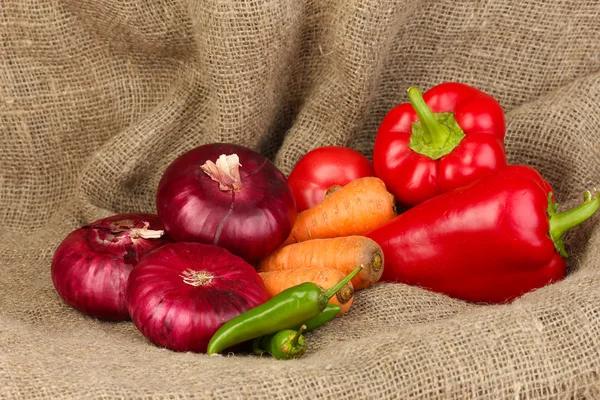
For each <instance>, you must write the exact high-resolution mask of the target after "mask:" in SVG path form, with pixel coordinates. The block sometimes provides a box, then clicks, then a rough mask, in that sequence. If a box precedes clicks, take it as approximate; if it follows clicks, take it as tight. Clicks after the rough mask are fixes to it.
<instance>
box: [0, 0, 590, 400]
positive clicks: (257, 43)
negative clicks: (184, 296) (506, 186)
mask: <svg viewBox="0 0 600 400" xmlns="http://www.w3.org/2000/svg"><path fill="white" fill-rule="evenodd" d="M598 21H600V2H598V1H597V0H570V1H569V0H553V1H544V0H522V1H518V2H517V1H512V0H482V1H473V0H387V1H380V0H362V1H352V0H350V1H340V0H312V1H309V0H297V1H289V0H247V1H233V0H229V1H223V0H220V1H219V0H196V1H194V0H152V1H147V0H96V1H93V2H92V1H89V2H81V1H79V0H0V397H1V398H18V399H26V398H33V399H45V398H52V399H83V398H92V399H109V398H136V399H141V398H164V399H184V398H193V397H196V398H215V399H223V398H248V399H254V398H270V399H278V398H281V399H283V398H286V399H291V398H296V399H301V398H321V399H355V398H373V399H385V398H390V399H392V398H394V399H438V398H443V399H466V398H469V399H491V398H493V399H533V398H536V399H537V398H541V399H555V398H556V399H558V398H561V399H563V398H564V399H598V398H600V357H599V354H600V313H599V312H598V307H599V305H600V290H598V289H599V288H600V260H599V257H598V256H599V249H600V218H599V217H595V218H593V219H592V220H590V221H588V222H587V223H585V224H584V225H583V226H581V227H580V228H579V229H578V230H577V231H575V232H574V233H573V234H570V235H569V236H568V237H567V248H568V251H569V254H570V257H569V258H568V260H569V276H568V277H567V279H565V280H564V281H562V282H560V283H556V284H554V285H551V286H548V287H545V288H543V289H540V290H537V291H535V292H532V293H530V294H527V295H525V296H523V297H522V298H520V299H518V300H516V301H514V302H513V303H512V304H507V305H495V306H487V305H475V304H468V303H464V302H461V301H457V300H453V299H450V298H447V297H445V296H442V295H439V294H435V293H431V292H427V291H425V290H422V289H419V288H415V287H409V286H406V285H401V284H377V285H375V286H374V287H371V288H369V289H366V290H364V291H361V292H358V293H357V294H356V299H355V302H354V305H353V307H352V309H351V310H350V311H349V312H348V313H347V314H345V315H344V316H342V317H340V318H338V319H336V320H334V321H332V322H331V323H330V324H328V325H326V326H325V327H323V328H321V329H319V330H317V331H315V332H311V333H309V334H307V335H306V336H307V340H308V344H309V349H308V352H307V354H306V355H305V356H304V357H303V358H301V359H299V360H294V361H285V362H284V361H274V360H272V359H270V358H268V357H262V358H260V357H255V356H251V355H236V356H229V357H228V356H217V357H208V356H206V355H204V354H191V353H189V354H183V353H175V352H171V351H168V350H165V349H159V348H157V347H155V346H153V345H151V344H150V343H149V342H148V341H147V340H146V339H145V338H144V337H143V336H142V335H141V334H140V333H139V332H138V331H137V329H136V328H135V327H134V326H133V325H132V324H131V323H130V322H122V323H107V322H100V321H96V320H93V319H90V318H88V317H85V316H84V315H82V314H81V313H78V312H77V311H75V310H73V309H71V308H69V307H67V306H66V305H65V304H64V303H63V302H62V301H61V300H60V298H59V297H58V295H57V293H56V291H55V290H54V287H53V286H52V282H51V279H50V262H51V257H52V254H53V252H54V250H55V249H56V246H57V245H58V244H59V243H60V241H61V240H62V239H63V238H64V237H65V236H66V235H67V234H68V233H69V232H70V231H71V230H73V229H75V228H77V227H78V226H80V225H81V224H84V223H86V222H89V221H91V220H94V219H97V218H100V217H104V216H108V215H111V214H115V213H119V212H129V211H146V212H154V211H155V206H154V194H155V191H156V187H157V184H158V180H159V179H160V176H161V173H162V172H163V171H164V169H165V168H166V166H167V165H168V164H169V162H171V161H172V160H173V159H174V158H175V157H177V156H178V155H179V154H181V153H182V152H184V151H186V150H188V149H191V148H193V147H195V146H197V145H200V144H203V143H209V142H216V141H229V142H236V143H239V144H243V145H247V146H249V147H251V148H254V149H256V150H258V151H260V152H262V153H263V154H265V155H267V156H268V157H270V158H271V159H272V160H274V161H275V162H276V163H277V165H278V166H279V167H280V168H281V170H282V171H283V172H285V173H289V171H290V170H291V168H292V167H293V165H294V163H295V162H296V161H297V160H298V158H299V157H300V156H301V155H302V154H303V153H305V152H306V151H308V150H309V149H311V148H314V147H317V146H321V145H345V146H349V147H353V148H355V149H357V150H359V151H361V152H363V153H364V154H366V155H369V156H370V153H371V150H372V147H373V143H374V137H375V134H376V131H377V126H378V124H379V123H380V122H381V120H382V118H383V116H384V115H385V113H386V112H387V111H388V110H389V109H390V108H391V107H393V106H394V105H396V104H398V103H401V102H405V101H406V100H407V99H406V89H407V88H408V87H409V86H410V85H417V86H418V87H420V88H421V89H422V90H426V89H428V88H430V87H431V86H433V85H435V84H437V83H440V82H443V81H450V80H453V81H461V82H464V83H467V84H471V85H474V86H476V87H478V88H480V89H482V90H484V91H486V92H488V93H490V94H492V95H493V96H495V97H496V98H497V99H498V100H499V101H500V103H501V105H502V107H503V108H504V110H505V111H506V116H507V129H508V131H507V138H506V148H507V152H508V157H509V161H510V162H512V163H525V164H528V165H532V166H534V167H537V168H539V170H540V171H541V173H542V174H543V175H544V177H545V178H547V179H548V180H549V181H550V182H551V184H552V185H553V186H554V188H555V190H556V192H557V198H558V200H559V202H560V204H561V207H567V206H573V205H575V204H577V203H578V202H580V201H581V200H582V198H583V197H582V196H583V192H584V190H586V189H592V188H594V187H599V186H600V145H598V143H599V142H600V129H599V127H600V23H598Z"/></svg>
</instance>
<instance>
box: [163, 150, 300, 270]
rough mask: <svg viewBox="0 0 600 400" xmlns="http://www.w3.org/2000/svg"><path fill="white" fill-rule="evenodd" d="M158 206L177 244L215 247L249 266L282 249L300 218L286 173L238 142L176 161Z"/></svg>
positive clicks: (196, 151) (198, 152)
mask: <svg viewBox="0 0 600 400" xmlns="http://www.w3.org/2000/svg"><path fill="white" fill-rule="evenodd" d="M156 207H157V209H158V215H159V217H160V219H161V220H162V221H163V223H164V224H165V228H166V230H167V232H168V233H169V235H170V236H172V237H173V239H175V240H176V241H190V242H202V243H209V244H215V245H218V246H221V247H224V248H226V249H227V250H229V251H231V252H232V253H234V254H236V255H239V256H241V257H242V258H244V259H245V260H247V261H249V262H253V261H256V260H259V259H261V258H263V257H265V256H266V255H267V254H269V253H271V252H272V251H273V250H275V249H276V248H277V247H279V246H280V245H281V244H282V243H283V241H284V240H285V239H286V238H287V237H288V235H289V234H290V231H291V230H292V226H293V225H294V222H295V220H296V205H295V202H294V196H293V194H292V190H291V189H290V186H289V185H288V183H287V180H286V177H285V175H284V174H283V173H282V172H281V171H279V169H277V167H276V166H275V165H274V164H273V163H272V162H271V161H269V160H268V159H267V158H266V157H264V156H262V155H261V154H259V153H257V152H255V151H253V150H251V149H248V148H246V147H243V146H239V145H235V144H224V143H213V144H207V145H203V146H200V147H197V148H195V149H193V150H190V151H188V152H187V153H185V154H183V155H181V156H180V157H179V158H177V159H176V160H175V161H173V162H172V163H171V164H170V165H169V167H168V168H167V170H166V171H165V173H164V174H163V176H162V178H161V180H160V183H159V186H158V192H157V195H156Z"/></svg>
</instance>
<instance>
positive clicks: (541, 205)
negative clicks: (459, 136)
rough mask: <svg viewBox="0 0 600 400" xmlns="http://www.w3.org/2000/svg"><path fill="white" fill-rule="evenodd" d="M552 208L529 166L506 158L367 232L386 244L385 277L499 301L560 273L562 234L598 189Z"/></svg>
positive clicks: (586, 210) (591, 205)
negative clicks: (574, 203)
mask: <svg viewBox="0 0 600 400" xmlns="http://www.w3.org/2000/svg"><path fill="white" fill-rule="evenodd" d="M595 195H596V196H595V198H594V199H592V196H591V193H590V192H586V195H585V201H584V202H583V204H581V205H579V206H578V207H576V208H574V209H572V210H569V211H564V212H557V207H556V204H555V203H554V194H553V191H552V188H551V187H550V185H549V184H548V182H546V181H545V180H544V179H543V178H542V177H541V175H540V174H539V173H538V172H537V171H536V170H535V169H534V168H532V167H528V166H523V165H509V166H506V167H504V168H503V169H501V170H499V171H495V172H493V173H492V174H490V175H487V176H486V177H484V178H481V179H479V180H477V181H476V182H474V183H472V184H471V185H468V186H463V187H460V188H457V189H455V190H452V191H449V192H447V193H444V194H441V195H439V196H437V197H435V198H432V199H430V200H427V201H425V202H423V203H421V204H419V205H418V206H415V207H413V208H411V209H409V210H407V211H405V212H404V213H402V214H400V215H398V216H396V217H394V219H392V220H390V221H389V222H388V223H386V224H384V225H382V226H380V227H378V228H376V229H374V230H373V231H371V232H370V233H368V234H367V236H368V237H370V238H371V239H373V240H374V241H375V242H377V243H378V244H379V245H380V246H381V248H382V249H383V255H384V257H385V266H384V271H383V276H382V277H381V280H382V281H391V282H402V283H406V284H409V285H415V286H420V287H423V288H426V289H429V290H432V291H436V292H441V293H445V294H447V295H449V296H452V297H455V298H458V299H463V300H467V301H472V302H485V303H500V302H506V301H510V300H512V299H514V298H516V297H518V296H520V295H522V294H524V293H526V292H529V291H531V290H533V289H536V288H540V287H542V286H545V285H547V284H549V283H552V282H555V281H558V280H560V279H563V278H564V277H565V269H566V268H565V264H566V263H565V259H564V258H563V257H566V256H567V254H566V252H565V248H564V245H563V241H562V235H563V234H564V233H565V232H566V231H568V230H569V229H571V228H573V227H575V226H576V225H579V224H580V223H582V222H583V221H585V220H587V219H588V218H590V217H591V216H592V215H593V214H594V213H595V212H596V211H597V210H598V208H599V207H600V197H599V195H600V192H598V191H596V192H595Z"/></svg>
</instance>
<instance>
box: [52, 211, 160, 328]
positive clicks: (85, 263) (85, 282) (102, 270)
mask: <svg viewBox="0 0 600 400" xmlns="http://www.w3.org/2000/svg"><path fill="white" fill-rule="evenodd" d="M145 223H147V224H149V225H148V229H151V230H164V228H163V225H162V223H161V222H160V220H159V219H158V217H157V216H156V215H152V214H144V213H130V214H119V215H114V216H111V217H108V218H105V219H101V220H98V221H94V222H92V223H90V224H88V225H85V226H83V227H81V228H79V229H76V230H74V231H73V232H71V233H70V234H69V235H68V236H67V237H66V238H65V239H64V240H63V241H62V242H61V244H60V245H59V246H58V248H57V249H56V251H55V253H54V256H53V258H52V267H51V276H52V283H53V284H54V287H55V288H56V291H57V292H58V294H59V296H60V297H61V298H62V299H63V301H64V302H65V303H67V304H68V305H69V306H71V307H73V308H75V309H77V310H79V311H81V312H82V313H84V314H86V315H88V316H90V317H95V318H98V319H102V320H108V321H125V320H128V319H129V313H128V311H127V301H126V292H127V280H128V278H129V274H130V272H131V270H132V269H133V267H134V266H135V265H136V264H137V263H138V261H139V259H140V258H141V257H142V256H143V255H145V254H146V253H149V252H150V251H152V250H154V249H156V248H158V247H160V246H162V245H164V244H165V243H167V241H168V239H166V237H165V236H163V237H161V238H159V239H144V238H142V237H135V236H136V235H135V234H134V235H132V231H131V229H132V228H138V229H140V228H143V227H144V225H145Z"/></svg>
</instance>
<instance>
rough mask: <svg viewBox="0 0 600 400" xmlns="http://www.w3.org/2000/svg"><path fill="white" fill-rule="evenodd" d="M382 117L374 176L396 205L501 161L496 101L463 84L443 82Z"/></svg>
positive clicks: (469, 179) (492, 168) (415, 93)
mask: <svg viewBox="0 0 600 400" xmlns="http://www.w3.org/2000/svg"><path fill="white" fill-rule="evenodd" d="M408 97H409V99H410V103H404V104H400V105H398V106H397V107H395V108H393V109H392V110H391V111H390V112H389V113H388V114H387V115H386V116H385V118H384V120H383V121H382V123H381V125H380V127H379V130H378V132H377V136H376V137H375V146H374V149H373V165H374V167H375V172H376V173H377V176H378V177H379V178H381V179H382V180H383V181H384V182H385V184H386V186H387V188H388V190H389V191H390V192H391V193H392V194H393V195H394V196H395V197H396V200H397V201H398V203H399V204H401V205H403V206H405V207H411V206H414V205H416V204H419V203H421V202H423V201H425V200H427V199H429V198H431V197H433V196H436V195H438V194H440V193H444V192H447V191H448V190H451V189H454V188H457V187H459V186H463V185H466V184H469V183H471V182H473V181H474V180H476V179H478V178H481V177H483V176H485V175H487V174H489V173H490V172H492V171H495V170H498V169H499V168H502V167H503V166H504V165H506V156H505V154H504V134H505V122H504V113H503V111H502V108H501V107H500V104H498V102H497V101H496V100H495V99H494V98H493V97H491V96H489V95H487V94H485V93H483V92H481V91H479V90H477V89H475V88H473V87H470V86H467V85H464V84H461V83H455V82H447V83H442V84H441V85H438V86H435V87H433V88H431V89H430V90H428V91H427V92H426V93H425V94H424V95H423V96H421V93H420V92H419V90H418V89H416V88H410V89H409V91H408Z"/></svg>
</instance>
